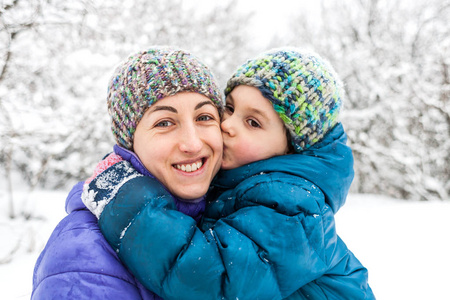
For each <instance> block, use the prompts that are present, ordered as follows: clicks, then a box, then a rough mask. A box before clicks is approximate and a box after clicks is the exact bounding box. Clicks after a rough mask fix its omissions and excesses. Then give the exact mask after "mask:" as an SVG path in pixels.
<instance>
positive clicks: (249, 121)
mask: <svg viewBox="0 0 450 300" xmlns="http://www.w3.org/2000/svg"><path fill="white" fill-rule="evenodd" d="M247 123H248V125H250V126H252V127H256V128H259V127H261V125H259V123H258V122H256V121H255V120H252V119H250V120H248V121H247Z"/></svg>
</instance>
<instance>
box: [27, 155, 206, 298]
mask: <svg viewBox="0 0 450 300" xmlns="http://www.w3.org/2000/svg"><path fill="white" fill-rule="evenodd" d="M114 149H115V151H116V153H118V154H120V155H121V156H122V157H124V158H125V159H127V160H129V161H130V162H131V164H132V165H133V166H134V167H135V169H136V170H140V171H141V172H142V173H144V174H145V173H146V171H145V170H144V169H145V168H143V166H142V165H141V164H140V162H139V161H138V160H137V158H136V157H135V156H134V154H133V153H131V152H127V151H126V150H124V149H122V148H119V147H115V148H114ZM145 175H148V174H145ZM82 191H83V182H80V183H78V184H77V185H75V186H74V187H73V189H72V191H71V192H70V193H69V195H68V197H67V200H66V211H67V213H68V215H67V216H66V217H65V218H64V219H63V220H62V221H61V222H60V223H59V224H58V225H57V227H56V228H55V230H54V231H53V233H52V235H51V236H50V238H49V240H48V242H47V244H46V246H45V248H44V250H43V251H42V252H41V254H40V256H39V258H38V260H37V262H36V265H35V269H34V274H33V292H32V296H31V299H36V300H37V299H58V300H59V299H93V300H95V299H98V300H104V299H127V300H128V299H130V300H134V299H136V300H138V299H143V300H150V299H161V298H160V297H158V296H156V295H155V294H154V293H152V292H150V291H149V290H147V289H146V288H145V287H144V286H142V284H141V283H140V282H139V281H138V280H136V278H135V277H134V276H133V275H132V274H131V273H130V272H129V270H128V269H127V268H126V267H125V266H124V265H123V264H122V262H121V261H120V260H119V258H118V256H117V254H116V253H115V251H114V250H113V249H112V248H111V246H110V245H109V244H108V242H107V241H106V240H105V238H104V237H103V235H102V233H101V232H100V229H99V227H98V220H97V218H96V217H95V216H94V215H93V214H92V213H91V212H90V211H89V210H88V209H87V208H86V206H85V205H84V204H83V202H82V201H81V193H82ZM173 200H175V201H176V203H177V205H176V206H177V207H178V209H179V210H180V211H182V212H184V213H186V214H187V215H189V216H191V217H192V218H195V219H199V217H201V214H202V213H203V210H204V203H203V202H198V203H182V202H180V201H178V200H176V199H173ZM184 216H185V217H186V215H184Z"/></svg>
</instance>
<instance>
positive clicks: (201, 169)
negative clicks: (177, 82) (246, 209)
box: [133, 93, 223, 199]
mask: <svg viewBox="0 0 450 300" xmlns="http://www.w3.org/2000/svg"><path fill="white" fill-rule="evenodd" d="M133 144H134V152H135V153H136V154H137V156H138V157H139V158H140V160H141V161H142V163H143V164H144V166H145V167H146V168H147V169H148V170H149V171H150V173H152V174H153V175H154V176H155V177H156V178H157V179H158V180H159V181H160V182H161V183H162V184H164V186H165V187H166V188H167V189H168V190H169V191H170V192H171V193H172V194H173V195H175V196H177V197H180V198H183V199H196V198H199V197H201V196H203V195H205V194H206V192H207V190H208V188H209V185H210V183H211V181H212V179H213V177H214V176H215V175H216V174H217V172H218V171H219V169H220V164H221V161H222V160H221V159H222V147H223V142H222V133H221V131H220V116H219V113H218V111H217V108H216V106H215V105H214V104H213V102H212V101H211V100H210V99H208V98H207V97H205V96H203V95H200V94H198V93H179V94H176V95H175V96H170V97H166V98H164V99H161V100H159V101H158V102H156V103H155V104H153V105H152V106H150V108H149V109H148V110H147V111H146V112H145V114H144V116H143V117H142V120H141V121H140V122H139V124H138V126H137V127H136V132H135V133H134V142H133Z"/></svg>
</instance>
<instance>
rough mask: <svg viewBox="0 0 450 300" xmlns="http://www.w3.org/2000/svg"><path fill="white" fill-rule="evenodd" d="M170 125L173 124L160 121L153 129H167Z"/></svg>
mask: <svg viewBox="0 0 450 300" xmlns="http://www.w3.org/2000/svg"><path fill="white" fill-rule="evenodd" d="M171 125H173V123H172V122H170V121H161V122H159V123H157V124H156V125H155V127H169V126H171Z"/></svg>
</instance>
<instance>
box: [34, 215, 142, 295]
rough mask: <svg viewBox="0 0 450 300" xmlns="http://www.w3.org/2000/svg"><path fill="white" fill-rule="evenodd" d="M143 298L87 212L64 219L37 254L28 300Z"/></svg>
mask: <svg viewBox="0 0 450 300" xmlns="http://www.w3.org/2000/svg"><path fill="white" fill-rule="evenodd" d="M68 298H70V299H98V300H100V299H142V296H141V293H140V291H139V289H138V288H137V284H136V281H135V279H134V278H133V276H132V275H131V274H130V273H129V272H128V271H127V270H126V268H125V266H123V265H122V263H121V262H120V260H119V259H118V257H117V256H116V255H115V253H114V251H113V250H112V249H111V247H110V246H109V245H108V243H107V242H106V240H105V239H104V238H103V236H102V234H101V233H100V230H99V228H98V224H97V219H96V218H95V217H94V216H93V215H92V214H91V213H90V212H89V211H86V210H84V211H76V212H73V213H71V214H70V215H68V216H67V217H66V218H65V219H63V220H62V221H61V222H60V224H59V225H58V226H57V227H56V229H55V231H54V232H53V234H52V236H51V237H50V239H49V241H48V243H47V245H46V247H45V249H44V250H43V251H42V253H41V254H40V256H39V258H38V260H37V262H36V266H35V270H34V275H33V293H32V296H31V299H36V300H37V299H68Z"/></svg>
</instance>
